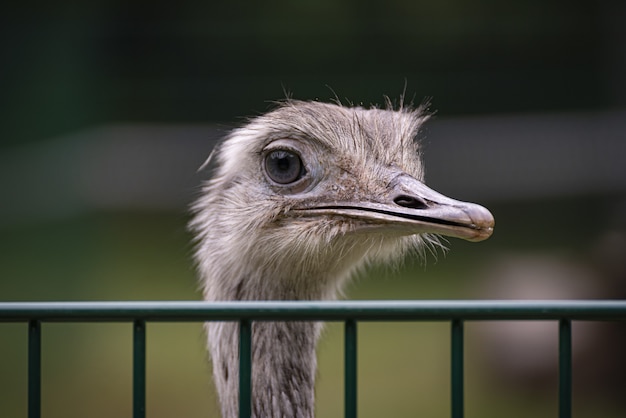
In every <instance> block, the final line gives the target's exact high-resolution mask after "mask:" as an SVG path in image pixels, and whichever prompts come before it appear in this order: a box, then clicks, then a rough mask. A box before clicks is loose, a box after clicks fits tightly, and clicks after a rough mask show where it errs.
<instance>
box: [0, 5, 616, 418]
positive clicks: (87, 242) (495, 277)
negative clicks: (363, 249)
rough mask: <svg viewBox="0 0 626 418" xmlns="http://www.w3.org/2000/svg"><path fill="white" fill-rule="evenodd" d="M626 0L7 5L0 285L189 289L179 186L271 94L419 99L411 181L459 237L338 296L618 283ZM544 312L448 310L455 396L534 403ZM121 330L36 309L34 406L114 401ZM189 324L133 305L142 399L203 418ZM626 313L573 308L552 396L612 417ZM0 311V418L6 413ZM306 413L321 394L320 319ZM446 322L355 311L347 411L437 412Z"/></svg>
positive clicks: (332, 381)
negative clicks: (560, 391) (468, 206)
mask: <svg viewBox="0 0 626 418" xmlns="http://www.w3.org/2000/svg"><path fill="white" fill-rule="evenodd" d="M624 22H626V3H624V2H623V1H619V0H606V1H602V2H586V1H577V0H576V1H568V2H565V1H559V0H542V1H538V0H526V1H510V2H494V1H486V0H478V1H473V2H465V1H460V0H449V1H439V2H432V1H430V2H425V1H401V0H393V1H388V2H384V3H383V2H374V1H358V2H357V1H329V0H318V1H315V2H312V1H300V2H288V1H268V2H252V1H230V2H217V1H216V2H210V1H207V2H162V1H154V2H139V1H102V0H94V1H90V2H70V1H52V2H21V3H17V2H14V4H12V5H3V6H2V12H1V13H0V52H1V55H0V60H1V61H0V121H1V123H0V191H1V192H0V193H1V194H0V300H2V301H43V300H88V301H93V300H196V299H199V294H198V292H197V285H196V282H195V275H194V270H193V265H192V263H191V257H190V253H191V246H190V244H189V240H190V236H189V234H188V232H187V231H186V227H185V224H186V222H187V220H188V217H189V216H188V211H187V207H188V205H189V203H190V202H191V201H192V199H193V196H195V194H196V193H197V190H198V185H199V184H200V182H201V181H202V180H203V179H205V178H206V176H207V173H206V172H198V171H197V168H198V167H199V166H200V164H201V163H202V161H203V160H204V159H205V158H206V156H207V155H208V154H209V152H210V150H211V148H212V147H213V145H214V144H215V141H217V140H219V138H220V137H222V136H223V135H224V133H225V132H227V131H228V130H229V129H230V128H231V127H232V126H235V125H238V124H241V123H242V122H243V121H244V120H245V119H244V117H246V116H253V115H256V114H259V113H262V112H264V111H265V110H267V109H269V108H271V107H272V106H273V105H272V102H273V101H275V100H280V99H282V98H284V97H285V95H286V94H287V93H288V94H291V95H292V96H293V97H294V98H298V99H309V100H322V101H328V100H333V99H335V98H338V99H339V100H341V101H342V102H344V103H353V104H356V105H364V106H369V105H370V104H375V103H382V102H383V100H384V95H388V96H390V97H391V98H394V99H396V100H397V99H398V98H399V97H400V96H401V95H402V94H403V93H405V97H406V98H405V100H406V101H413V102H415V103H416V104H419V103H421V102H422V101H423V100H425V98H428V99H430V101H431V103H432V104H431V110H436V114H435V117H434V118H433V120H432V121H431V122H429V123H428V125H427V127H426V129H425V131H424V135H423V136H424V139H423V145H424V153H425V160H426V167H427V181H428V183H429V184H430V185H431V186H432V187H434V188H435V189H437V190H439V191H441V192H443V193H446V194H449V195H451V196H453V197H456V198H459V199H464V200H470V201H477V202H480V203H482V204H484V205H486V206H488V207H489V208H490V209H491V210H492V212H493V213H494V214H495V217H496V220H497V227H496V232H495V235H494V236H493V237H492V238H491V239H490V240H489V241H486V242H484V243H481V244H468V243H464V242H458V241H451V242H450V243H449V247H450V248H451V251H450V252H449V253H448V254H447V255H445V256H444V255H443V254H441V253H439V254H438V255H437V256H434V255H431V256H428V257H427V259H426V260H412V259H411V260H407V262H406V264H405V266H403V267H401V268H400V269H398V270H389V269H385V268H376V269H374V270H372V271H370V272H368V273H367V274H364V275H363V276H362V277H360V278H358V280H356V281H355V283H354V285H352V286H351V287H350V288H349V291H348V297H349V298H353V299H457V298H464V299H467V298H469V299H485V298H505V299H528V298H551V299H555V298H563V299H579V298H585V299H588V298H612V299H621V298H624V297H625V296H626V261H625V260H626V164H625V162H624V161H625V160H626V25H624ZM556 330H557V325H556V323H549V322H546V323H530V324H529V323H525V322H506V323H500V322H498V323H468V324H467V330H466V338H467V341H466V364H467V365H466V367H467V371H466V375H467V376H466V392H467V393H466V414H467V416H468V417H501V416H507V417H528V416H556V411H557V397H556V394H557V383H556V359H557V348H556V347H557V340H556V339H557V335H556ZM131 333H132V329H131V325H130V324H44V328H43V359H42V361H43V394H42V397H43V405H42V410H43V416H44V417H46V418H52V417H84V416H89V417H117V416H120V417H121V416H130V415H131V407H132V405H131V402H132V400H131V392H132V390H131V351H132V350H131V343H132V341H131ZM203 339H204V337H203V334H202V330H201V325H200V324H149V327H148V387H147V390H148V409H147V411H148V416H150V417H155V418H156V417H174V416H175V417H181V416H184V417H190V418H191V417H214V416H217V407H216V404H215V395H214V393H213V388H212V386H211V382H210V366H209V364H208V362H207V361H206V360H207V359H206V354H205V352H204V348H203V345H204V342H203ZM625 339H626V328H625V327H624V325H617V324H610V323H602V324H600V323H575V326H574V362H575V366H574V367H575V369H574V411H575V412H574V416H576V417H598V416H602V417H622V416H625V414H626V402H625V401H624V398H623V394H624V393H626V392H625V391H626V380H625V379H626V378H625V376H626V373H625V372H626V365H625V360H624V355H623V353H624V352H626V343H625V341H624V340H625ZM26 343H27V332H26V326H25V324H0V416H2V417H23V416H25V415H26V378H27V376H26ZM319 357H320V377H319V381H318V389H317V398H318V407H317V408H318V416H320V417H334V416H341V413H342V410H343V409H342V408H343V406H342V402H343V399H342V396H343V395H342V393H343V391H342V385H343V377H342V376H343V372H342V370H343V365H342V362H343V360H342V359H343V357H342V328H341V326H340V325H338V324H330V325H329V326H328V328H327V332H326V333H325V336H324V338H323V340H322V342H321V344H320V350H319ZM449 408H450V406H449V327H448V324H446V323H408V324H406V323H402V324H387V323H382V324H379V323H371V324H370V323H365V324H361V325H360V326H359V410H360V416H361V417H381V416H388V417H412V416H417V415H419V416H430V417H439V416H447V415H449Z"/></svg>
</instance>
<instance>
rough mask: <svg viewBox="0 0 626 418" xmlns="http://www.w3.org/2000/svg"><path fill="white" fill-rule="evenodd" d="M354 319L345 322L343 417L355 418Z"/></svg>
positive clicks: (355, 362) (355, 360)
mask: <svg viewBox="0 0 626 418" xmlns="http://www.w3.org/2000/svg"><path fill="white" fill-rule="evenodd" d="M356 335H357V334H356V321H355V320H354V319H348V320H347V321H346V323H345V340H344V345H345V353H344V354H345V355H344V362H345V363H344V367H345V369H344V372H345V377H344V384H345V395H344V396H345V400H344V402H345V417H346V418H356V411H357V358H356V345H357V340H356Z"/></svg>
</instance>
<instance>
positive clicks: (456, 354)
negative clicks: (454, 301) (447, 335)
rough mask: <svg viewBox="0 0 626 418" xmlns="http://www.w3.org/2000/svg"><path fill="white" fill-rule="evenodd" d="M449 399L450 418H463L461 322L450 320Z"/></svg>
mask: <svg viewBox="0 0 626 418" xmlns="http://www.w3.org/2000/svg"><path fill="white" fill-rule="evenodd" d="M450 349H451V355H452V359H451V372H452V376H451V378H452V383H451V389H452V393H451V399H452V406H451V411H452V418H463V414H464V408H465V406H464V399H463V395H464V387H463V383H464V382H463V379H464V375H463V321H462V320H460V319H454V320H452V335H451V347H450Z"/></svg>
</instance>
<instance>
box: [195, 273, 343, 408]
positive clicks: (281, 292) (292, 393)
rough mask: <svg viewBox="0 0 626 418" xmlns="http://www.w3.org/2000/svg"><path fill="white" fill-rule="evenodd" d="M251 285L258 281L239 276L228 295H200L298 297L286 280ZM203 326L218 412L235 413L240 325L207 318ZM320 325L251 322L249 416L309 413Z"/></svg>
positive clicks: (319, 296) (313, 296) (212, 297)
mask: <svg viewBox="0 0 626 418" xmlns="http://www.w3.org/2000/svg"><path fill="white" fill-rule="evenodd" d="M253 289H258V286H256V285H255V280H254V279H252V280H250V279H248V280H243V281H240V282H239V283H238V284H237V285H236V286H234V288H232V289H231V291H230V294H228V295H226V294H224V295H220V296H217V295H215V294H212V295H205V298H206V299H208V300H286V299H292V300H293V299H303V297H301V296H302V295H299V294H295V293H294V292H293V290H292V287H291V286H290V285H288V284H286V285H285V286H284V287H283V288H276V287H275V288H274V291H273V292H270V293H267V292H266V293H259V292H258V291H257V293H254V291H253ZM266 290H267V288H266ZM309 290H310V289H309ZM331 293H332V292H331ZM216 296H217V297H216ZM307 296H308V297H307V299H325V298H327V297H328V296H327V295H324V294H321V293H320V294H310V293H309V294H307ZM206 327H207V331H208V340H209V350H210V352H211V357H212V362H213V378H214V381H215V385H216V388H217V392H218V396H219V400H220V404H221V408H222V416H223V418H235V417H237V416H238V410H239V396H238V394H239V375H238V373H239V354H238V353H239V348H238V347H239V326H238V324H237V323H232V322H212V323H207V325H206ZM321 329H322V323H320V322H293V321H288V322H265V321H259V322H253V323H252V415H253V417H256V418H261V417H285V418H292V417H293V418H312V417H314V403H315V397H314V391H315V376H316V371H317V358H316V347H317V342H318V339H319V336H320V333H321Z"/></svg>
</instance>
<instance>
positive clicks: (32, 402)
mask: <svg viewBox="0 0 626 418" xmlns="http://www.w3.org/2000/svg"><path fill="white" fill-rule="evenodd" d="M40 416H41V322H40V321H38V320H36V319H33V320H31V321H28V418H39V417H40Z"/></svg>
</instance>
